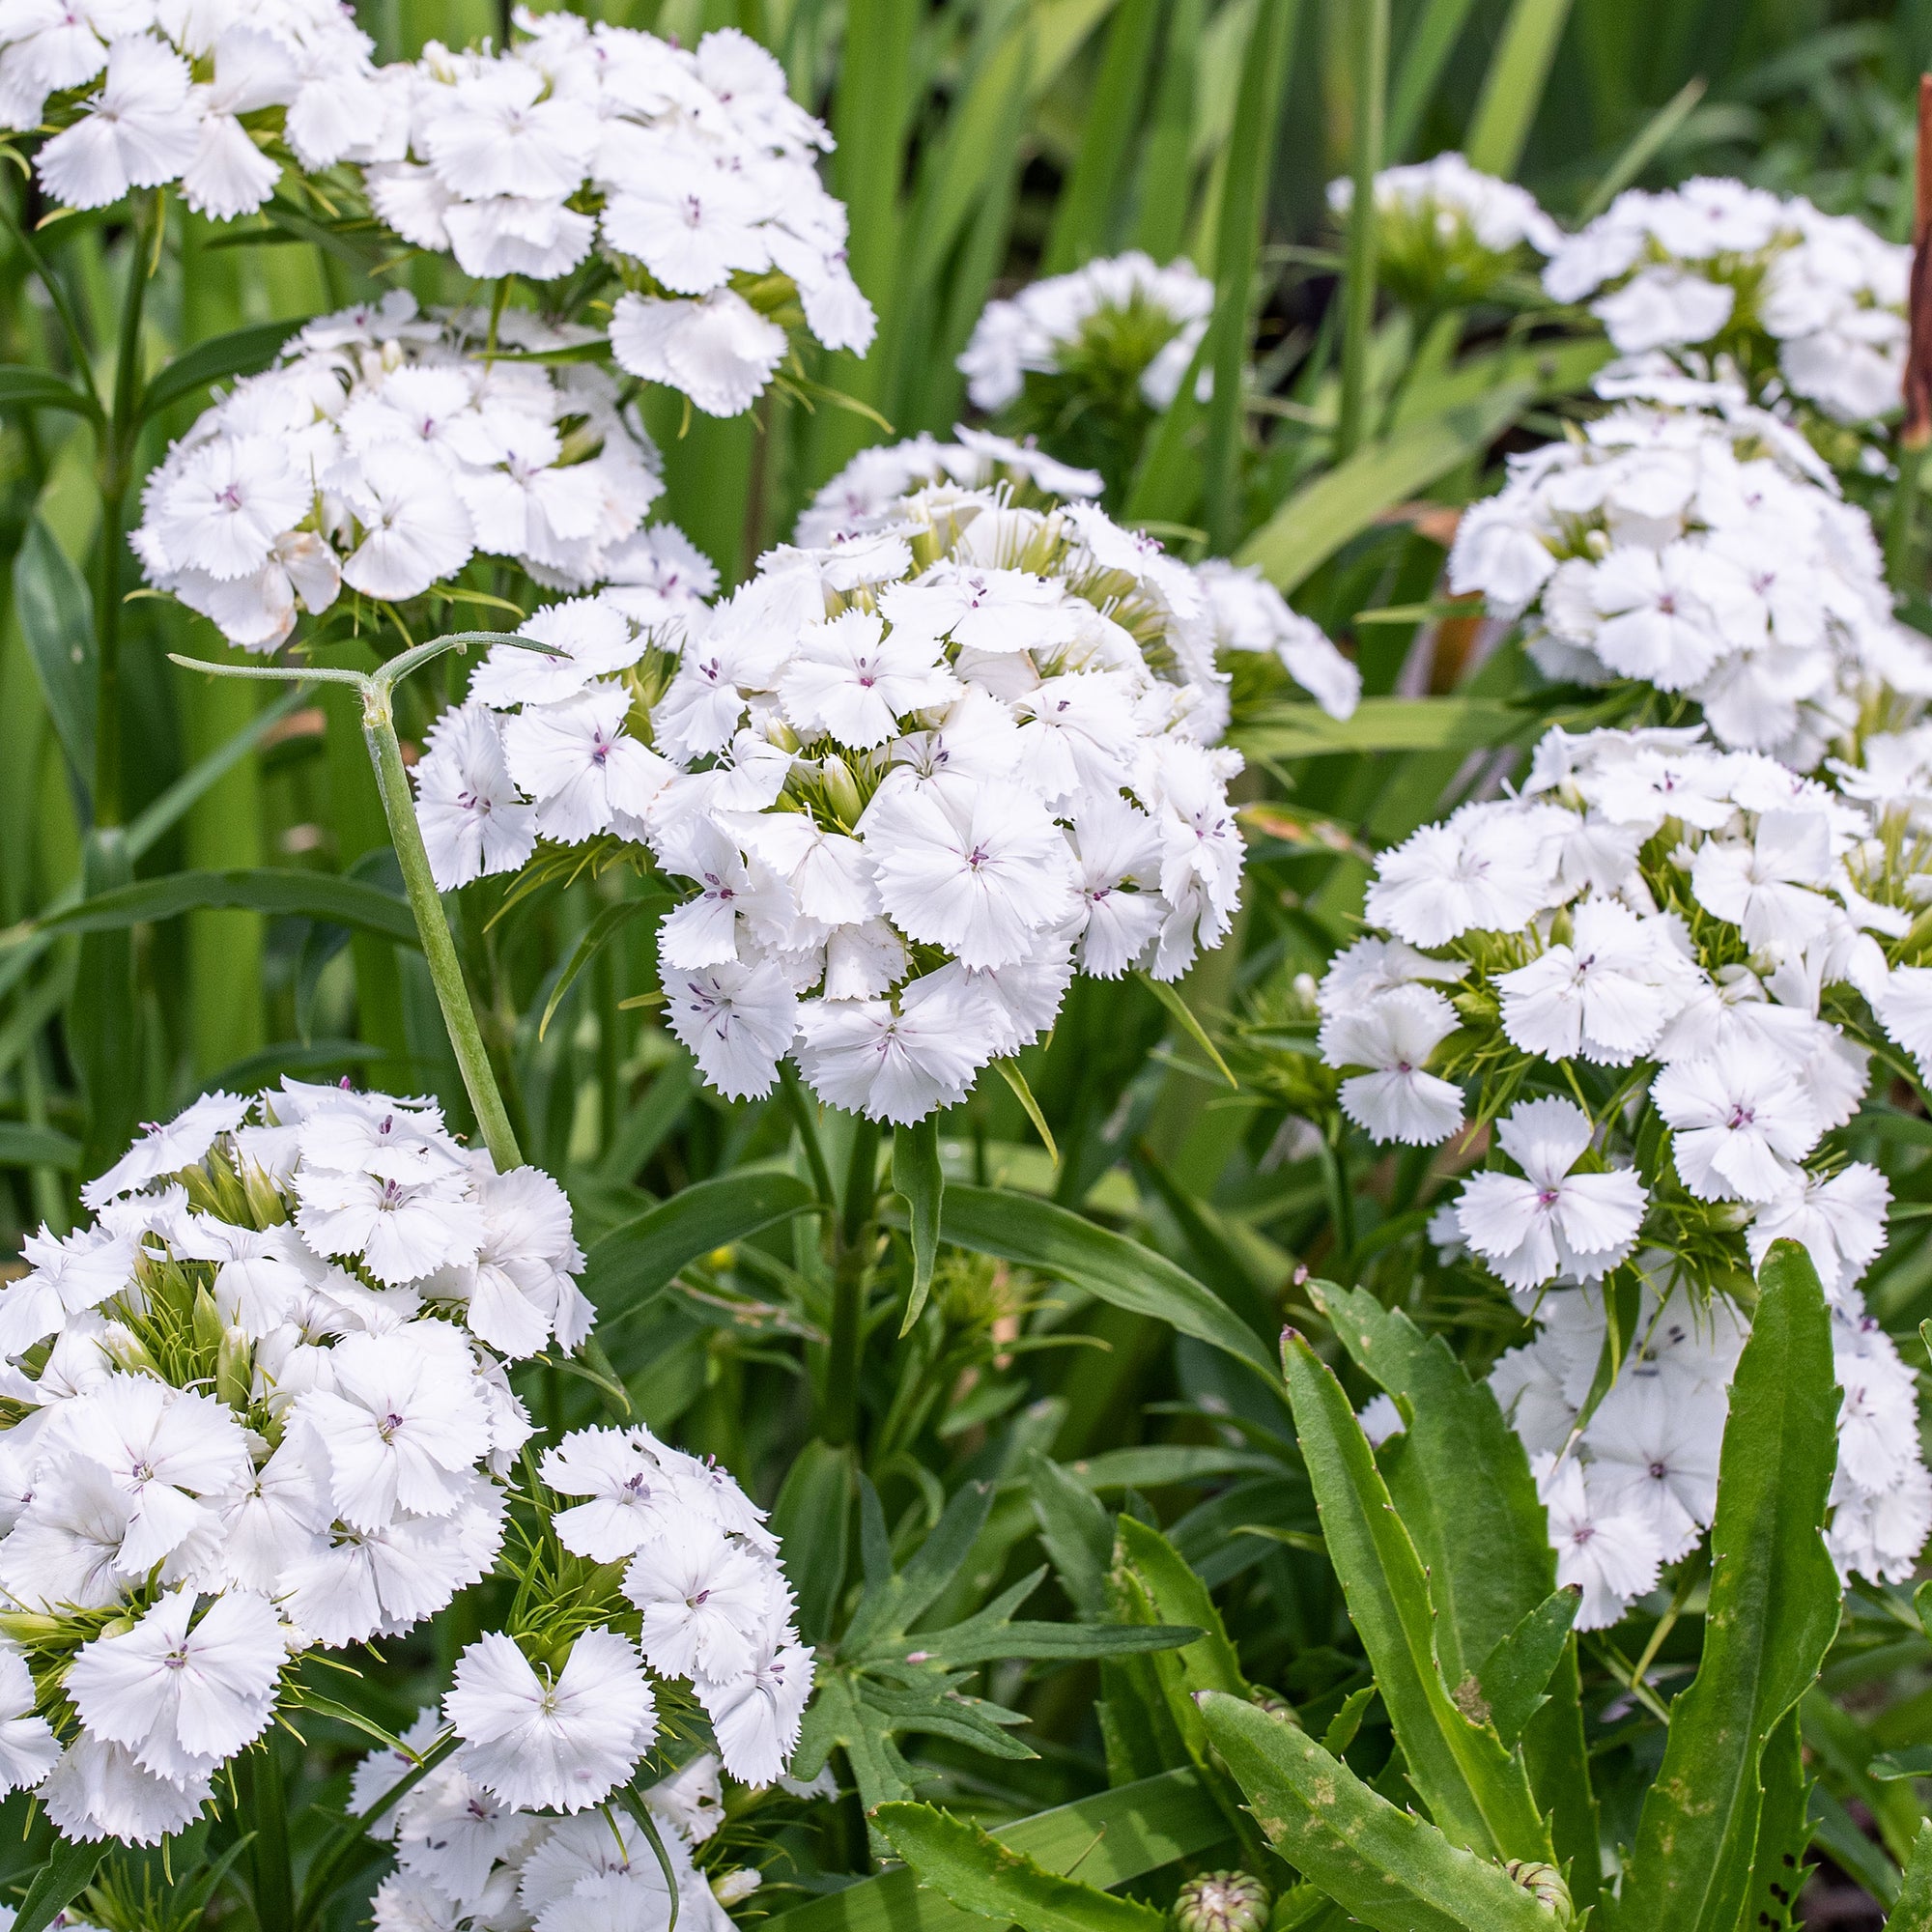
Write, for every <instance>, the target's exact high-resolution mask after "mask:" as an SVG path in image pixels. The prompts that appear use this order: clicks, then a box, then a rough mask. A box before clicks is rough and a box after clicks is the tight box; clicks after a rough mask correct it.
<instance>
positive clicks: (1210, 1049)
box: [1134, 973, 1241, 1093]
mask: <svg viewBox="0 0 1932 1932" xmlns="http://www.w3.org/2000/svg"><path fill="white" fill-rule="evenodd" d="M1134 977H1135V978H1136V979H1138V980H1140V981H1141V983H1142V984H1143V985H1145V986H1146V987H1147V989H1148V990H1149V991H1150V992H1151V993H1152V995H1153V996H1154V998H1155V999H1157V1000H1158V1001H1159V1002H1160V1003H1161V1005H1162V1006H1163V1007H1165V1008H1166V1009H1167V1010H1168V1013H1169V1015H1170V1017H1171V1018H1172V1019H1173V1020H1174V1021H1175V1022H1176V1024H1177V1025H1178V1026H1179V1028H1180V1030H1181V1032H1182V1033H1184V1034H1185V1035H1186V1036H1187V1037H1188V1038H1189V1039H1191V1040H1192V1041H1193V1042H1194V1044H1195V1045H1196V1046H1198V1047H1199V1048H1200V1049H1201V1051H1202V1052H1203V1053H1205V1054H1206V1055H1207V1056H1208V1059H1209V1060H1210V1061H1211V1062H1212V1063H1213V1065H1214V1070H1215V1072H1217V1073H1218V1074H1219V1075H1220V1076H1221V1078H1222V1079H1223V1080H1225V1081H1226V1082H1227V1083H1228V1085H1229V1086H1230V1087H1232V1088H1234V1089H1235V1091H1236V1093H1239V1092H1240V1087H1241V1083H1240V1082H1239V1081H1238V1080H1236V1078H1235V1076H1234V1074H1233V1073H1232V1072H1231V1071H1230V1070H1229V1067H1228V1063H1227V1062H1226V1061H1225V1060H1223V1059H1222V1058H1221V1049H1220V1048H1219V1047H1218V1046H1216V1045H1215V1044H1214V1042H1213V1041H1212V1040H1211V1039H1209V1038H1208V1029H1207V1028H1206V1027H1205V1026H1203V1025H1202V1024H1201V1022H1200V1021H1199V1020H1198V1019H1196V1018H1195V1017H1194V1009H1193V1008H1191V1007H1190V1006H1189V1005H1188V1004H1187V1002H1186V1001H1185V1000H1183V999H1182V998H1181V997H1180V989H1179V987H1178V986H1174V985H1171V984H1169V982H1168V981H1167V980H1156V979H1155V978H1154V977H1153V975H1152V974H1151V973H1138V974H1136V975H1135V976H1134Z"/></svg>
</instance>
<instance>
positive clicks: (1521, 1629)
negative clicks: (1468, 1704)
mask: <svg viewBox="0 0 1932 1932" xmlns="http://www.w3.org/2000/svg"><path fill="white" fill-rule="evenodd" d="M1430 1580H1431V1581H1432V1582H1434V1580H1435V1577H1434V1574H1433V1573H1432V1575H1431V1578H1430ZM1581 1601H1582V1596H1581V1592H1580V1591H1579V1590H1577V1587H1576V1586H1575V1585H1574V1584H1573V1585H1572V1586H1571V1587H1570V1588H1568V1589H1564V1590H1556V1591H1553V1592H1552V1593H1551V1594H1550V1595H1549V1596H1548V1597H1546V1598H1545V1599H1544V1600H1543V1602H1542V1603H1540V1604H1539V1605H1537V1606H1536V1607H1535V1609H1533V1610H1531V1611H1530V1613H1529V1614H1528V1615H1527V1616H1526V1617H1524V1618H1523V1620H1522V1622H1521V1623H1520V1624H1518V1625H1517V1627H1516V1629H1515V1630H1513V1631H1512V1632H1511V1633H1510V1634H1509V1635H1508V1636H1506V1637H1504V1638H1503V1640H1502V1642H1500V1643H1499V1644H1497V1645H1496V1647H1495V1649H1494V1650H1492V1652H1491V1653H1490V1656H1489V1659H1488V1661H1487V1662H1485V1663H1484V1664H1483V1666H1482V1668H1481V1669H1480V1670H1478V1671H1477V1673H1476V1681H1477V1682H1478V1683H1479V1684H1480V1685H1481V1687H1482V1695H1483V1702H1484V1704H1485V1705H1486V1706H1487V1707H1488V1710H1489V1714H1490V1722H1491V1723H1492V1724H1493V1725H1494V1726H1495V1729H1496V1735H1497V1736H1498V1737H1499V1738H1501V1739H1502V1741H1503V1743H1504V1744H1506V1745H1513V1744H1515V1743H1516V1741H1517V1740H1518V1739H1519V1738H1520V1737H1521V1736H1522V1734H1523V1730H1524V1727H1525V1726H1526V1725H1527V1724H1528V1722H1529V1720H1530V1719H1532V1718H1533V1717H1535V1715H1536V1711H1537V1707H1538V1705H1540V1704H1541V1703H1542V1702H1543V1699H1544V1696H1545V1694H1546V1692H1547V1691H1548V1689H1549V1680H1550V1678H1551V1677H1552V1676H1554V1675H1555V1672H1556V1666H1557V1665H1558V1664H1559V1663H1561V1662H1563V1652H1564V1648H1565V1646H1566V1645H1567V1644H1568V1643H1569V1641H1570V1629H1571V1626H1572V1625H1573V1624H1574V1623H1576V1621H1577V1605H1578V1604H1579V1603H1580V1602H1581Z"/></svg>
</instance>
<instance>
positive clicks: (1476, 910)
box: [1365, 813, 1549, 946]
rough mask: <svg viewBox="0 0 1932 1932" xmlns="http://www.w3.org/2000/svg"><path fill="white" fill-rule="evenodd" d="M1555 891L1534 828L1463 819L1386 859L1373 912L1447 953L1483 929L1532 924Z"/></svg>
mask: <svg viewBox="0 0 1932 1932" xmlns="http://www.w3.org/2000/svg"><path fill="white" fill-rule="evenodd" d="M1548 885H1549V878H1548V865H1547V862H1546V860H1545V857H1544V854H1543V851H1542V847H1541V843H1540V841H1539V840H1538V839H1537V838H1535V837H1534V835H1533V834H1532V833H1531V832H1529V830H1528V829H1527V828H1524V827H1519V826H1518V825H1517V824H1516V823H1515V822H1514V821H1513V820H1511V819H1508V818H1502V817H1496V816H1493V815H1491V816H1484V815H1481V814H1479V813H1470V814H1462V813H1459V814H1458V816H1457V817H1456V818H1453V819H1451V820H1449V821H1448V822H1447V823H1446V824H1442V825H1425V826H1424V827H1423V828H1422V830H1421V831H1420V832H1417V833H1414V834H1413V835H1411V836H1410V837H1409V838H1407V839H1406V841H1405V842H1404V843H1402V844H1401V845H1398V846H1397V847H1396V848H1395V850H1394V851H1392V852H1385V853H1383V855H1382V857H1381V861H1380V863H1379V864H1378V866H1377V867H1376V880H1375V883H1374V884H1373V885H1372V886H1371V887H1370V888H1369V894H1368V901H1367V906H1366V908H1365V909H1366V911H1367V913H1368V916H1369V918H1370V919H1372V920H1373V921H1375V922H1376V923H1377V924H1378V925H1385V926H1387V927H1389V928H1390V929H1391V930H1392V931H1394V932H1395V933H1397V934H1398V935H1399V936H1400V937H1402V938H1404V939H1406V940H1408V941H1409V942H1410V943H1411V944H1413V945H1416V946H1439V945H1441V944H1442V943H1443V941H1445V940H1449V939H1454V938H1456V937H1457V936H1458V935H1459V934H1461V933H1463V932H1467V931H1468V930H1469V929H1470V928H1471V927H1475V926H1480V927H1483V928H1485V929H1487V930H1492V931H1499V932H1512V931H1515V930H1517V929H1518V928H1519V927H1520V926H1522V925H1525V924H1527V923H1528V922H1529V920H1530V918H1531V917H1532V916H1533V915H1534V914H1535V913H1537V912H1539V911H1540V910H1541V909H1542V907H1543V903H1544V899H1545V896H1546V895H1547V893H1548Z"/></svg>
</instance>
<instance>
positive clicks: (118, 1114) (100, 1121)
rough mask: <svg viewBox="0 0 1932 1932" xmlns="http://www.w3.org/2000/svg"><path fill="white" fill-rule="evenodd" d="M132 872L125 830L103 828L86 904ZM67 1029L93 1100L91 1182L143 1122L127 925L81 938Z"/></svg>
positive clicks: (89, 864)
mask: <svg viewBox="0 0 1932 1932" xmlns="http://www.w3.org/2000/svg"><path fill="white" fill-rule="evenodd" d="M132 871H133V865H132V860H131V856H130V855H129V853H128V838H127V835H126V834H125V833H124V832H122V831H121V830H120V829H119V828H118V827H114V826H96V827H95V828H94V830H93V831H91V832H90V833H89V834H88V835H87V838H86V839H85V840H84V841H83V842H82V845H81V851H80V879H81V891H82V894H83V895H84V897H83V903H84V902H85V900H86V899H89V898H104V897H107V896H110V895H113V894H115V893H118V892H121V891H124V890H126V889H127V888H128V884H129V881H130V876H131V873H132ZM62 1031H63V1033H64V1035H65V1037H66V1039H67V1046H68V1051H69V1052H70V1053H71V1055H72V1056H73V1059H74V1064H75V1066H76V1068H77V1070H78V1072H79V1074H80V1089H81V1093H82V1094H83V1095H84V1096H85V1097H86V1100H87V1128H86V1131H85V1132H84V1133H83V1135H82V1136H81V1147H80V1175H81V1179H87V1178H88V1177H90V1176H92V1175H96V1174H100V1173H104V1172H105V1171H106V1169H107V1168H108V1166H109V1165H110V1164H111V1163H113V1162H114V1161H116V1160H118V1159H120V1157H121V1155H122V1153H123V1151H125V1150H126V1148H127V1145H128V1141H129V1140H131V1139H132V1138H133V1133H134V1123H135V1122H136V1121H138V1120H139V1118H140V1101H141V1089H140V1077H139V1054H140V1030H139V1022H138V1019H137V1017H136V1008H135V991H134V939H133V934H132V933H131V932H129V931H128V929H127V928H126V927H125V926H122V927H120V928H119V929H118V930H113V931H108V932H89V933H85V934H83V935H82V937H81V942H80V945H79V947H78V948H77V949H76V957H75V963H74V973H73V986H72V990H71V994H70V996H69V999H68V1004H67V1011H66V1016H65V1018H64V1019H63V1021H62Z"/></svg>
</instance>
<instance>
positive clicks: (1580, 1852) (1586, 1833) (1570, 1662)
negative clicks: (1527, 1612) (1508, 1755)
mask: <svg viewBox="0 0 1932 1932" xmlns="http://www.w3.org/2000/svg"><path fill="white" fill-rule="evenodd" d="M1522 1757H1523V1762H1524V1764H1525V1765H1527V1766H1528V1768H1529V1788H1530V1790H1531V1791H1532V1792H1533V1793H1534V1794H1535V1797H1536V1802H1537V1804H1538V1806H1539V1807H1540V1808H1541V1809H1542V1812H1543V1814H1544V1816H1545V1817H1546V1818H1548V1820H1549V1835H1550V1836H1551V1837H1552V1838H1554V1839H1555V1841H1556V1861H1557V1863H1558V1864H1559V1865H1560V1866H1561V1867H1562V1869H1563V1870H1564V1872H1565V1873H1566V1874H1567V1875H1568V1877H1569V1880H1570V1896H1571V1898H1572V1900H1573V1901H1574V1902H1575V1904H1576V1907H1577V1911H1578V1912H1582V1911H1586V1910H1587V1909H1588V1908H1589V1907H1591V1906H1593V1905H1594V1904H1596V1902H1597V1894H1598V1892H1599V1891H1600V1890H1601V1889H1602V1888H1603V1856H1604V1854H1603V1836H1604V1834H1603V1829H1602V1823H1601V1819H1600V1817H1599V1814H1598V1810H1597V1794H1596V1792H1595V1790H1594V1789H1593V1788H1592V1786H1591V1782H1590V1747H1589V1741H1588V1739H1587V1738H1586V1737H1585V1736H1584V1735H1583V1683H1582V1677H1581V1674H1580V1673H1579V1671H1578V1670H1577V1639H1576V1638H1575V1637H1574V1636H1573V1637H1572V1638H1571V1639H1570V1641H1569V1643H1568V1644H1566V1645H1565V1646H1564V1650H1563V1656H1562V1659H1561V1661H1560V1662H1558V1663H1557V1666H1556V1673H1555V1675H1554V1676H1553V1677H1551V1678H1550V1680H1549V1701H1548V1703H1547V1704H1545V1705H1544V1707H1543V1708H1542V1710H1540V1711H1539V1712H1537V1714H1536V1715H1535V1717H1533V1718H1532V1719H1530V1720H1529V1723H1528V1725H1527V1726H1526V1727H1525V1729H1524V1731H1523V1734H1522Z"/></svg>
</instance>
